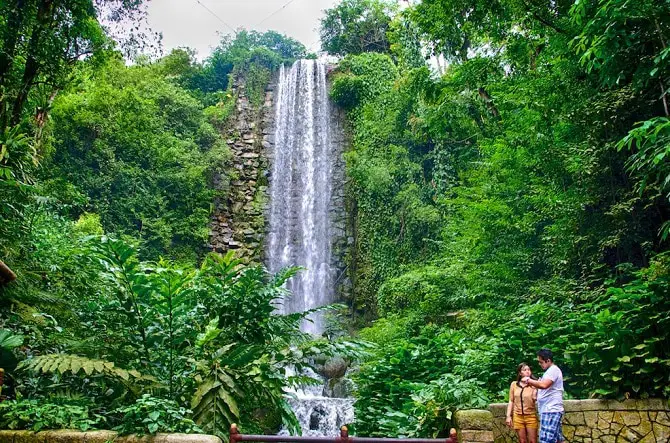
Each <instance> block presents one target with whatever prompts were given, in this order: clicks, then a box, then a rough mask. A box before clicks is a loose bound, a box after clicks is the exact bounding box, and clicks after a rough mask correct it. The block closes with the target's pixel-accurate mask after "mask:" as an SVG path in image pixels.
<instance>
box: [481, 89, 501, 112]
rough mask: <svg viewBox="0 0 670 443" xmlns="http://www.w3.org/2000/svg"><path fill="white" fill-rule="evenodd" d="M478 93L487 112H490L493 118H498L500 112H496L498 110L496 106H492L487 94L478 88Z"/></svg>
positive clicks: (491, 100)
mask: <svg viewBox="0 0 670 443" xmlns="http://www.w3.org/2000/svg"><path fill="white" fill-rule="evenodd" d="M477 91H478V92H479V96H480V97H481V98H482V100H484V103H486V107H487V108H489V111H491V114H493V116H494V117H495V118H500V112H498V108H496V105H494V104H493V99H492V98H491V96H490V95H489V93H488V92H486V90H485V89H484V88H479V89H478V90H477Z"/></svg>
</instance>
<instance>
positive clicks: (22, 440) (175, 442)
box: [0, 429, 221, 443]
mask: <svg viewBox="0 0 670 443" xmlns="http://www.w3.org/2000/svg"><path fill="white" fill-rule="evenodd" d="M33 442H38V443H84V442H86V443H107V442H114V443H221V439H220V438H219V437H215V436H213V435H204V434H156V435H144V436H141V437H139V436H137V435H126V436H123V437H120V436H119V435H118V433H116V432H113V431H89V432H79V431H70V430H67V429H63V430H58V431H41V432H31V431H0V443H33Z"/></svg>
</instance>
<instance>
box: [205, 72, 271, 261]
mask: <svg viewBox="0 0 670 443" xmlns="http://www.w3.org/2000/svg"><path fill="white" fill-rule="evenodd" d="M275 86H276V83H275V81H273V82H272V83H271V84H270V85H268V87H267V88H266V90H265V102H264V104H263V106H261V108H260V109H257V108H255V107H254V106H253V105H252V104H251V103H250V102H249V98H248V96H247V94H246V88H245V83H244V78H237V79H236V80H235V83H234V84H233V88H232V89H233V94H234V95H235V96H236V97H237V105H236V109H235V111H234V115H233V116H231V121H230V122H229V123H228V125H227V128H226V129H225V131H224V134H223V135H224V137H225V138H226V143H227V144H228V148H229V149H230V151H231V153H232V158H231V160H230V164H229V167H228V170H227V171H226V172H225V173H224V174H222V175H217V176H216V177H214V183H213V184H214V187H215V189H216V190H217V191H219V193H220V194H221V196H222V197H219V198H217V199H216V200H215V202H214V206H215V207H214V213H213V214H212V218H211V222H210V241H209V245H208V247H209V249H210V250H213V251H216V252H222V253H225V252H227V251H229V250H231V249H232V250H236V251H237V257H238V258H241V259H242V260H243V261H245V262H249V261H253V262H260V261H261V260H262V256H263V238H264V233H265V209H266V207H267V199H268V151H269V150H271V148H272V143H273V142H274V140H273V137H274V135H273V133H274V113H273V98H274V89H275Z"/></svg>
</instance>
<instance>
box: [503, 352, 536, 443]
mask: <svg viewBox="0 0 670 443" xmlns="http://www.w3.org/2000/svg"><path fill="white" fill-rule="evenodd" d="M523 377H531V370H530V366H528V365H527V364H526V363H521V364H520V365H519V367H518V368H517V370H516V381H513V382H512V384H511V385H510V387H509V403H508V404H507V420H506V423H507V426H509V427H511V428H514V430H515V431H516V434H517V435H518V436H519V443H537V428H538V427H539V423H538V421H537V411H536V408H535V401H536V400H537V389H535V388H534V387H532V386H530V385H528V384H526V383H524V382H522V381H521V379H522V378H523Z"/></svg>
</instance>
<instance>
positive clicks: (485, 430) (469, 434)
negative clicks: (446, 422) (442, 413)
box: [454, 409, 493, 443]
mask: <svg viewBox="0 0 670 443" xmlns="http://www.w3.org/2000/svg"><path fill="white" fill-rule="evenodd" d="M454 423H455V424H456V428H457V429H458V443H490V442H493V416H492V415H491V412H489V411H484V410H481V409H469V410H465V411H456V413H455V414H454Z"/></svg>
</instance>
